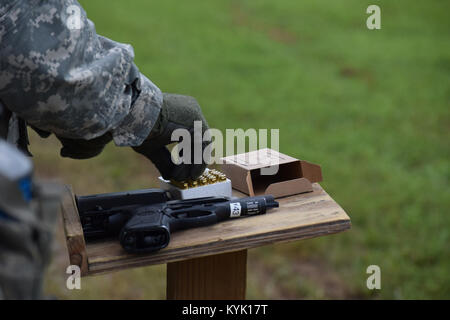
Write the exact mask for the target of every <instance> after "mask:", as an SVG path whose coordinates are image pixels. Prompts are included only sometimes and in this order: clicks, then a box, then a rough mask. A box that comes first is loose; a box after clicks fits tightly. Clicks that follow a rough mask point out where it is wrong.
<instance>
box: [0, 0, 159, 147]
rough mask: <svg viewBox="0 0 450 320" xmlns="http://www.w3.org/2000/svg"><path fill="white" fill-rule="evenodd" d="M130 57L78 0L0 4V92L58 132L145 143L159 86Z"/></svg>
mask: <svg viewBox="0 0 450 320" xmlns="http://www.w3.org/2000/svg"><path fill="white" fill-rule="evenodd" d="M37 4H39V5H37ZM133 58H134V53H133V49H132V47H131V46H130V45H126V44H121V43H117V42H114V41H112V40H109V39H107V38H104V37H102V36H99V35H97V33H96V31H95V27H94V24H93V23H92V22H91V21H90V20H88V19H87V16H86V13H85V11H84V10H83V9H82V7H81V6H80V5H79V3H78V2H77V1H70V0H65V1H61V0H49V1H28V0H15V1H13V0H7V1H2V3H1V4H0V99H1V100H2V101H3V103H4V104H5V105H6V106H7V107H8V108H9V109H10V110H11V111H13V112H15V113H16V114H17V115H19V116H20V117H21V118H23V119H24V120H26V121H27V122H28V124H30V125H32V126H33V127H35V128H38V129H41V130H44V131H48V132H52V133H55V134H56V135H57V136H58V137H60V138H62V139H66V140H67V141H70V140H71V139H82V140H90V141H94V142H95V141H96V139H97V140H100V141H103V140H105V138H102V137H104V136H105V134H107V135H110V136H111V137H112V138H113V140H114V142H115V144H116V145H118V146H138V145H141V144H142V142H143V141H144V140H145V139H146V138H147V136H148V135H149V133H150V131H151V129H152V127H153V125H154V123H155V122H156V120H157V118H158V115H159V113H160V109H161V105H162V94H161V91H160V90H159V89H158V87H156V86H155V85H154V84H153V83H152V82H151V81H150V80H149V79H148V78H146V77H145V76H144V75H142V74H141V73H140V72H139V70H138V68H137V67H136V65H135V64H134V63H133Z"/></svg>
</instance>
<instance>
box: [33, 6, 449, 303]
mask: <svg viewBox="0 0 450 320" xmlns="http://www.w3.org/2000/svg"><path fill="white" fill-rule="evenodd" d="M81 3H82V5H83V6H84V8H85V9H86V11H87V13H88V17H89V18H90V19H91V20H93V21H94V23H95V24H96V28H97V32H98V33H99V34H102V35H104V36H107V37H110V38H112V39H114V40H116V41H119V42H125V43H130V44H132V45H133V47H134V49H135V54H136V59H135V61H136V64H137V65H138V67H139V68H140V70H141V72H143V73H144V74H146V75H147V76H148V77H149V78H150V79H152V81H153V82H155V83H156V84H157V85H158V86H159V87H160V88H161V89H162V90H163V91H165V92H175V93H181V94H188V95H192V96H194V97H196V98H197V99H198V101H199V102H200V104H201V105H202V109H203V111H204V114H205V116H206V118H207V119H208V121H209V124H210V126H212V127H216V128H219V129H222V130H225V128H244V129H246V128H269V129H270V128H279V129H280V150H281V152H284V153H287V154H289V155H292V156H295V157H299V158H301V159H307V160H310V161H313V162H317V163H320V164H321V165H322V168H323V173H324V182H323V183H322V185H323V186H324V187H325V189H326V190H327V191H328V192H329V193H330V195H331V196H333V197H334V199H335V200H336V201H337V202H338V203H339V204H341V206H342V207H343V208H344V209H345V210H346V211H347V212H348V214H349V215H350V217H351V219H352V224H353V226H352V229H351V230H350V231H347V232H345V233H342V234H337V235H333V236H327V237H323V238H319V239H311V240H306V241H302V242H296V243H291V244H282V245H275V246H267V247H263V248H259V249H253V250H250V257H249V270H251V272H249V275H248V276H249V279H248V294H247V296H248V298H254V299H259V298H268V299H278V298H294V299H295V298H388V299H391V298H392V299H400V298H408V299H409V298H419V299H421V298H447V299H448V298H450V272H449V270H450V250H449V243H450V241H449V230H450V218H449V212H448V211H447V210H449V208H450V203H449V202H450V197H449V176H450V170H449V155H450V154H449V149H450V148H449V140H448V139H449V126H450V114H449V107H450V104H449V103H450V87H449V84H450V19H449V18H448V13H449V12H450V2H448V1H444V0H441V1H439V0H434V1H422V2H419V1H414V2H412V1H406V0H397V1H387V0H386V1H378V0H373V1H366V0H363V1H361V0H346V1H331V0H328V1H324V0H308V1H306V0H305V1H292V0H278V1H273V0H270V1H269V0H259V1H250V0H243V1H225V0H215V1H200V0H191V1H175V0H166V1H148V0H133V1H107V0H95V1H92V0H91V1H87V0H83V1H81ZM370 4H378V5H379V6H380V7H381V18H382V29H381V30H373V31H371V30H368V29H367V28H366V24H365V23H366V18H367V16H368V15H367V14H366V8H367V7H368V5H370ZM32 143H33V145H32V151H33V152H34V154H35V162H36V167H37V168H36V171H37V174H38V175H41V176H45V177H48V176H50V177H59V178H60V179H62V180H63V181H64V182H66V183H71V184H73V185H74V187H75V190H76V192H77V193H80V194H88V193H94V192H111V191H118V190H124V189H132V188H140V187H149V186H156V184H155V180H154V176H156V174H157V173H156V171H155V169H154V168H152V167H151V166H150V164H149V163H148V162H147V161H146V160H144V159H143V158H141V157H140V156H139V155H137V154H134V153H133V152H132V151H131V150H128V149H126V148H117V147H114V146H112V145H110V146H108V148H107V149H106V151H105V152H104V153H103V154H102V155H101V156H99V157H98V158H96V159H92V160H87V161H74V160H67V159H60V158H59V157H58V148H59V144H58V143H57V142H56V141H55V140H54V139H50V140H41V139H39V138H37V137H36V136H35V135H33V136H32ZM59 239H60V241H59V244H57V246H56V249H55V258H54V262H53V264H52V267H51V268H50V271H49V274H48V277H47V283H46V290H47V292H49V293H52V294H54V295H56V296H57V297H60V298H69V299H70V298H99V299H104V298H105V299H106V298H136V299H141V298H164V295H165V293H164V287H165V270H164V266H155V267H146V268H138V269H132V270H127V271H122V272H118V273H113V274H110V275H105V276H97V277H91V278H86V279H84V278H83V280H82V290H79V291H69V290H67V289H65V276H66V275H65V274H64V272H65V266H66V265H67V261H66V260H67V258H66V252H65V248H64V244H63V241H62V240H61V235H59ZM372 264H376V265H379V266H380V268H381V277H382V288H381V290H374V291H370V290H368V289H367V288H366V279H367V277H368V275H367V274H366V268H367V266H369V265H372Z"/></svg>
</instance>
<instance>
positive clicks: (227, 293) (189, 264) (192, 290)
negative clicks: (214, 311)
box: [167, 250, 247, 300]
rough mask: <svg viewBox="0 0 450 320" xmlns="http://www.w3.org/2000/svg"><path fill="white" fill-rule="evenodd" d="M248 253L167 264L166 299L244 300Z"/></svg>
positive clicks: (224, 254) (245, 251) (237, 252)
mask: <svg viewBox="0 0 450 320" xmlns="http://www.w3.org/2000/svg"><path fill="white" fill-rule="evenodd" d="M246 282H247V250H241V251H236V252H229V253H222V254H218V255H212V256H206V257H201V258H195V259H190V260H184V261H179V262H171V263H168V264H167V299H170V300H174V299H179V300H182V299H185V300H190V299H191V300H206V299H210V300H217V299H230V300H238V299H239V300H242V299H245V289H246Z"/></svg>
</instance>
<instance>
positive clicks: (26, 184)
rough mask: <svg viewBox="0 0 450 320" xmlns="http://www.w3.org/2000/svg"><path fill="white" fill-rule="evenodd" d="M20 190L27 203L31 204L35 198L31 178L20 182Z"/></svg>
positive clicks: (25, 178) (28, 177)
mask: <svg viewBox="0 0 450 320" xmlns="http://www.w3.org/2000/svg"><path fill="white" fill-rule="evenodd" d="M19 188H20V190H21V191H22V195H23V197H24V199H25V201H26V202H30V201H31V198H32V197H33V193H32V189H31V177H30V176H27V177H24V178H22V179H20V180H19Z"/></svg>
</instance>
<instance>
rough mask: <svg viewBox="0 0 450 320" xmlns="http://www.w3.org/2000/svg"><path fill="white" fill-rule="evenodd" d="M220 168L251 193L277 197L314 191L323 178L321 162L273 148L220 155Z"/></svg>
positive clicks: (241, 188)
mask: <svg viewBox="0 0 450 320" xmlns="http://www.w3.org/2000/svg"><path fill="white" fill-rule="evenodd" d="M221 160H222V168H221V171H222V172H223V173H225V174H226V175H227V177H228V178H229V179H230V180H231V183H232V187H233V188H234V189H236V190H239V191H241V192H243V193H245V194H248V195H250V196H255V195H263V194H271V195H273V196H274V197H276V198H280V197H284V196H290V195H294V194H299V193H304V192H311V191H312V190H313V188H312V183H314V182H319V181H322V170H321V168H320V166H319V165H317V164H314V163H311V162H308V161H305V160H299V159H295V158H293V157H290V156H288V155H285V154H282V153H279V152H277V151H275V150H272V149H261V150H256V151H252V152H247V153H242V154H238V155H233V156H228V157H224V158H221Z"/></svg>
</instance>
